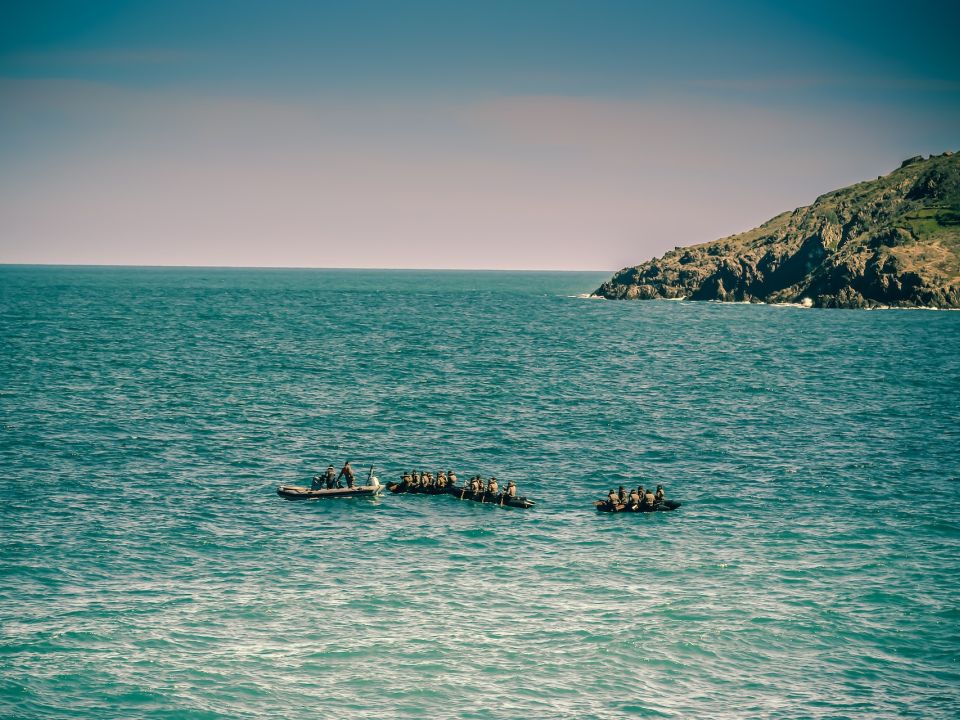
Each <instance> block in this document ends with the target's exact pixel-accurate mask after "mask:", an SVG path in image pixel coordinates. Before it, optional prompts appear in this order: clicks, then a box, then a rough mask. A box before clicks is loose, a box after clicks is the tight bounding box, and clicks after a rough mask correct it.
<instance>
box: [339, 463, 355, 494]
mask: <svg viewBox="0 0 960 720" xmlns="http://www.w3.org/2000/svg"><path fill="white" fill-rule="evenodd" d="M340 478H346V479H347V487H348V488H352V487H353V481H354V474H353V468H352V467H350V461H349V460H347V461H346V462H345V463H344V464H343V469H342V470H341V471H340V474H339V475H337V486H338V487H340Z"/></svg>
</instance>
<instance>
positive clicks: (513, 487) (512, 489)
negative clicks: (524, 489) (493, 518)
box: [504, 480, 517, 498]
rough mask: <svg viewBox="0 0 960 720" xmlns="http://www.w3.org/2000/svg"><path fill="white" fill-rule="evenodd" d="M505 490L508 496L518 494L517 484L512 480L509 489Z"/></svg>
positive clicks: (508, 484)
mask: <svg viewBox="0 0 960 720" xmlns="http://www.w3.org/2000/svg"><path fill="white" fill-rule="evenodd" d="M504 492H505V493H506V495H507V497H508V498H515V497H516V496H517V484H516V483H515V482H514V481H513V480H511V481H510V482H508V483H507V489H506V490H504Z"/></svg>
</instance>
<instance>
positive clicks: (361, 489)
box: [277, 485, 383, 500]
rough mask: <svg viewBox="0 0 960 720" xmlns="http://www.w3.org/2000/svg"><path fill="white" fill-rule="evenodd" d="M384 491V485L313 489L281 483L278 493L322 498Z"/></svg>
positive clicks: (354, 495)
mask: <svg viewBox="0 0 960 720" xmlns="http://www.w3.org/2000/svg"><path fill="white" fill-rule="evenodd" d="M382 491H383V485H360V486H357V487H352V488H330V489H329V490H327V489H323V490H312V489H310V488H308V487H303V486H301V485H281V486H279V487H278V488H277V495H279V496H280V497H282V498H286V499H287V500H319V499H321V498H343V497H360V496H364V495H379V494H380V493H381V492H382Z"/></svg>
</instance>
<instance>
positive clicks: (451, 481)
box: [447, 470, 457, 487]
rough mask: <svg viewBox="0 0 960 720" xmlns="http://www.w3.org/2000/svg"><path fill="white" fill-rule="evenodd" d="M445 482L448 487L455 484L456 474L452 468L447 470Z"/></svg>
mask: <svg viewBox="0 0 960 720" xmlns="http://www.w3.org/2000/svg"><path fill="white" fill-rule="evenodd" d="M447 483H449V485H450V487H453V486H454V485H456V484H457V474H456V473H455V472H454V471H453V470H447Z"/></svg>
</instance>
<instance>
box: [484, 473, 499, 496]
mask: <svg viewBox="0 0 960 720" xmlns="http://www.w3.org/2000/svg"><path fill="white" fill-rule="evenodd" d="M487 492H488V493H490V495H491V496H493V497H496V496H497V494H498V493H499V492H500V484H499V483H498V482H497V479H496V478H495V477H492V478H490V482H488V483H487Z"/></svg>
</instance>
